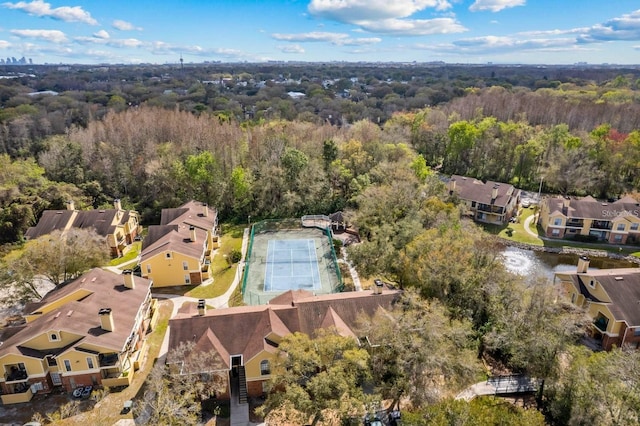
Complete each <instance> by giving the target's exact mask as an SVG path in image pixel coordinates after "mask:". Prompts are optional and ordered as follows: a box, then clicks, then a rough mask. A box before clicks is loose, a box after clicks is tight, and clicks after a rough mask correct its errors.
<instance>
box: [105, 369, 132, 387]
mask: <svg viewBox="0 0 640 426" xmlns="http://www.w3.org/2000/svg"><path fill="white" fill-rule="evenodd" d="M133 376H134V371H133V369H130V370H128V371H124V372H123V371H115V370H113V371H106V372H105V373H103V375H102V386H108V387H119V386H129V385H130V384H131V382H132V381H133Z"/></svg>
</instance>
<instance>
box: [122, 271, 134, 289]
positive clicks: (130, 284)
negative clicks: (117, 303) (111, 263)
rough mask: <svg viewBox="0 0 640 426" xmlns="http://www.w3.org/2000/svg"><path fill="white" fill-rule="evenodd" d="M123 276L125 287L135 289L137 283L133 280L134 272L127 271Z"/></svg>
mask: <svg viewBox="0 0 640 426" xmlns="http://www.w3.org/2000/svg"><path fill="white" fill-rule="evenodd" d="M122 276H123V277H124V286H125V287H126V288H130V289H132V290H133V289H134V288H136V283H135V281H134V278H133V271H132V270H131V269H125V270H124V271H122Z"/></svg>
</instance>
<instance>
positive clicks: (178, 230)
mask: <svg viewBox="0 0 640 426" xmlns="http://www.w3.org/2000/svg"><path fill="white" fill-rule="evenodd" d="M204 207H205V205H204V204H203V203H201V202H199V201H189V202H187V203H185V204H183V205H182V206H180V207H178V208H173V209H162V214H161V218H160V225H151V226H149V229H148V235H147V237H146V238H145V239H144V241H143V242H142V252H141V254H140V258H141V260H146V259H149V258H150V257H153V256H155V255H156V254H158V253H160V252H163V251H166V250H171V251H175V252H178V253H182V254H185V255H187V256H190V257H195V258H199V257H201V256H202V254H203V251H204V244H205V241H206V238H207V231H213V228H214V227H215V226H216V222H217V212H216V211H215V210H213V209H211V208H210V207H207V211H208V216H204V214H203V211H204ZM191 226H193V227H195V228H196V242H191V240H190V237H191V232H190V230H189V228H190V227H191Z"/></svg>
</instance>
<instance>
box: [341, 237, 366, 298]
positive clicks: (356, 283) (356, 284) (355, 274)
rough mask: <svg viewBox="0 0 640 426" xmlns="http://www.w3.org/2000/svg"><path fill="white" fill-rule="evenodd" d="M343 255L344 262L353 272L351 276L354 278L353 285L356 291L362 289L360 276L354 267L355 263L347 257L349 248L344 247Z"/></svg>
mask: <svg viewBox="0 0 640 426" xmlns="http://www.w3.org/2000/svg"><path fill="white" fill-rule="evenodd" d="M342 257H343V258H344V263H346V264H347V266H348V267H349V273H350V274H351V278H352V279H353V287H354V288H355V289H356V291H362V284H360V276H359V275H358V271H356V268H354V267H353V264H352V263H351V262H350V261H349V258H348V257H347V250H346V249H344V248H343V249H342Z"/></svg>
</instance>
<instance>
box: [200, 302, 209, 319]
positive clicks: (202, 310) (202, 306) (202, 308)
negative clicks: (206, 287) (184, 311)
mask: <svg viewBox="0 0 640 426" xmlns="http://www.w3.org/2000/svg"><path fill="white" fill-rule="evenodd" d="M206 313H207V304H206V303H205V300H204V299H200V300H198V315H200V316H201V317H202V316H204V314H206Z"/></svg>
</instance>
